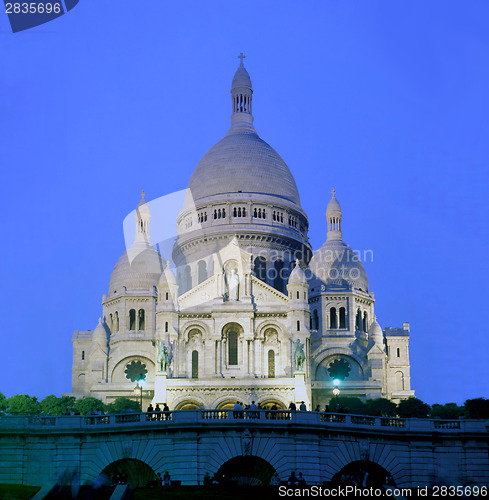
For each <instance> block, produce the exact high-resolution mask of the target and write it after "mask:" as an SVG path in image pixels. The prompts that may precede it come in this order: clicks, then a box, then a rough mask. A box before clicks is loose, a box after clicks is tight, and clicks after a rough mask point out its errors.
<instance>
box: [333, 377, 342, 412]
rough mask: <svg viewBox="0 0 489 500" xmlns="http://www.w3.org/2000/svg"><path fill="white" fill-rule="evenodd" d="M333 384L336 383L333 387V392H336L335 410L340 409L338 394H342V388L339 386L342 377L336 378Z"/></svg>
mask: <svg viewBox="0 0 489 500" xmlns="http://www.w3.org/2000/svg"><path fill="white" fill-rule="evenodd" d="M333 384H334V387H333V394H334V397H335V403H336V404H335V406H336V408H335V410H336V411H338V396H339V395H340V392H341V391H340V388H339V387H338V386H339V385H340V379H338V378H335V379H334V380H333Z"/></svg>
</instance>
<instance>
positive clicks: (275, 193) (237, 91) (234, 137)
mask: <svg viewBox="0 0 489 500" xmlns="http://www.w3.org/2000/svg"><path fill="white" fill-rule="evenodd" d="M231 94H232V103H233V114H232V117H231V128H230V129H229V131H228V132H227V134H226V135H225V137H224V138H223V139H222V140H221V141H219V142H218V143H217V144H216V145H215V146H213V147H212V148H211V149H210V150H209V151H208V152H207V153H206V154H205V155H204V157H203V158H202V160H200V162H199V163H198V165H197V167H196V168H195V170H194V173H193V174H192V177H191V178H190V182H189V185H188V187H189V189H190V191H191V193H192V197H193V200H194V203H195V204H197V205H200V204H201V203H202V201H203V200H204V199H206V198H210V197H215V196H222V195H227V194H229V193H250V194H261V195H265V196H268V197H272V200H273V199H274V198H277V200H276V201H277V202H279V201H282V202H284V201H286V202H289V203H292V204H294V205H296V206H297V208H299V207H300V198H299V192H298V190H297V186H296V184H295V180H294V178H293V176H292V174H291V173H290V170H289V168H288V167H287V165H286V164H285V162H284V161H283V160H282V158H281V157H280V155H279V154H278V153H277V152H276V151H275V150H274V149H273V148H272V147H271V146H269V145H268V144H267V143H266V142H265V141H263V140H262V139H260V137H259V136H258V134H257V133H256V130H255V129H254V128H253V117H252V114H251V106H252V94H253V90H252V88H251V79H250V76H249V74H248V72H247V71H246V69H245V67H244V66H243V65H241V66H240V67H239V68H238V70H237V72H236V74H235V76H234V78H233V83H232V89H231Z"/></svg>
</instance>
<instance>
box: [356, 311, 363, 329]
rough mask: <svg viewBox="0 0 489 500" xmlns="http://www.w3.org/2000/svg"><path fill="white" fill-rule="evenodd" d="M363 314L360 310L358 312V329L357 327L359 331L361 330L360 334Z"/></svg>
mask: <svg viewBox="0 0 489 500" xmlns="http://www.w3.org/2000/svg"><path fill="white" fill-rule="evenodd" d="M362 326H363V325H362V313H361V312H360V309H358V311H357V319H356V327H357V330H359V331H360V332H361V331H362Z"/></svg>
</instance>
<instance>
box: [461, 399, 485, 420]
mask: <svg viewBox="0 0 489 500" xmlns="http://www.w3.org/2000/svg"><path fill="white" fill-rule="evenodd" d="M464 407H465V412H466V416H467V417H468V418H483V419H489V399H484V398H475V399H467V401H465V403H464Z"/></svg>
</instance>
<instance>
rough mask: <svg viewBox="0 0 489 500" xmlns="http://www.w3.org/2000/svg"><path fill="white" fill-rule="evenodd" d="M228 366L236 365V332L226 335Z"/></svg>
mask: <svg viewBox="0 0 489 500" xmlns="http://www.w3.org/2000/svg"><path fill="white" fill-rule="evenodd" d="M228 364H229V365H233V366H234V365H237V364H238V332H235V331H230V332H229V333H228Z"/></svg>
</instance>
